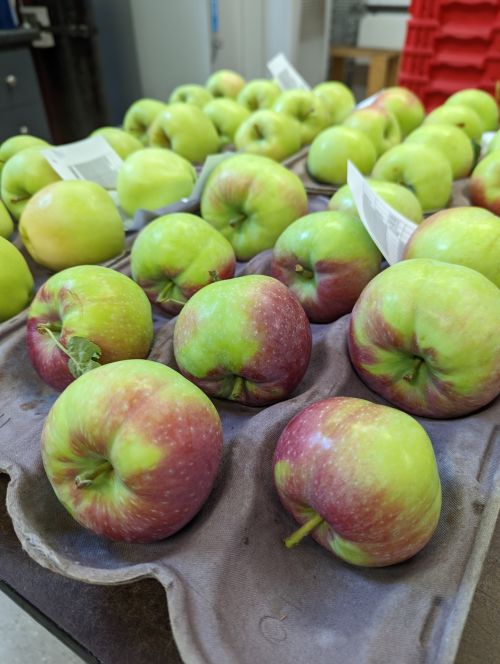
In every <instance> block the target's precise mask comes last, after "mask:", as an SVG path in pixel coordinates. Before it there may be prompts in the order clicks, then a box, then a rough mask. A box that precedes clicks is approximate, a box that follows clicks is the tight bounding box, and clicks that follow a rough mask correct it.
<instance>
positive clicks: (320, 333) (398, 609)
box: [0, 199, 500, 664]
mask: <svg viewBox="0 0 500 664" xmlns="http://www.w3.org/2000/svg"><path fill="white" fill-rule="evenodd" d="M311 203H312V206H311V207H312V209H318V207H321V205H322V206H323V207H324V206H325V204H326V199H316V200H315V201H314V200H311ZM111 265H112V267H115V268H116V269H120V270H123V271H124V272H127V270H128V258H127V257H126V256H125V257H124V258H122V259H121V260H118V261H115V262H114V263H113V264H111ZM268 267H269V252H267V253H265V254H264V255H259V256H257V257H256V258H255V259H254V260H253V261H251V262H250V263H249V264H248V265H247V266H245V267H244V268H242V267H241V266H240V273H250V272H263V273H265V272H266V271H267V270H268ZM348 321H349V317H348V316H346V317H344V318H342V319H340V320H339V321H337V322H335V323H333V324H331V325H313V326H312V327H313V352H312V357H311V362H310V366H309V369H308V371H307V373H306V375H305V377H304V379H303V380H302V382H301V384H300V385H299V387H298V389H297V390H296V392H295V393H294V395H293V396H292V398H290V399H288V400H287V401H284V402H282V403H279V404H276V405H274V406H271V407H268V408H262V409H250V408H246V407H242V406H239V405H237V404H232V403H229V402H224V401H218V400H215V405H216V408H217V410H218V411H219V414H220V416H221V418H222V422H223V428H224V454H223V462H222V465H221V469H220V472H219V476H218V480H217V482H216V485H215V488H214V490H213V492H212V494H211V495H210V497H209V499H208V502H207V503H206V504H205V506H204V507H203V508H202V510H201V511H200V513H199V514H198V515H197V516H196V517H195V519H194V520H193V521H192V522H191V523H190V524H188V525H187V526H186V527H185V528H183V529H182V530H181V531H180V532H179V533H177V534H176V535H174V536H172V537H170V538H168V539H166V540H163V541H161V542H157V543H155V544H149V545H142V544H123V543H114V542H110V541H108V540H105V539H103V538H100V537H97V536H94V535H93V534H92V533H90V532H87V531H86V530H84V529H83V528H82V527H80V526H79V525H78V524H77V523H76V522H75V521H74V520H73V519H72V518H71V517H70V516H69V514H67V513H66V511H65V510H64V508H63V507H62V506H61V505H60V504H59V502H58V501H57V499H56V497H55V495H54V493H53V491H52V489H51V486H50V484H49V482H48V480H47V479H46V476H45V474H44V471H43V468H42V463H41V458H40V451H39V441H40V433H41V429H42V426H43V422H44V419H45V417H46V415H47V412H48V410H49V408H50V407H51V405H52V404H53V403H54V401H55V399H56V397H57V394H56V393H55V392H54V391H53V390H52V389H51V388H49V387H48V386H46V385H45V384H44V383H42V381H41V380H40V379H39V378H38V377H37V375H36V374H35V372H34V370H33V369H32V368H31V365H30V363H29V360H28V357H27V353H26V348H25V330H24V328H25V322H26V314H25V313H24V314H23V313H22V314H19V316H17V317H15V318H13V319H11V320H10V321H7V322H6V323H4V324H3V325H1V326H0V376H1V380H0V472H5V473H8V475H9V476H10V479H11V481H10V483H9V487H8V492H7V508H8V511H9V514H10V515H11V518H12V521H13V524H14V527H15V530H16V533H17V535H18V537H19V539H20V541H21V543H22V546H23V548H24V549H25V550H26V551H27V552H28V554H29V555H30V556H31V557H32V558H33V559H34V560H36V561H37V562H38V563H40V565H42V566H44V567H47V568H49V569H51V570H53V571H55V572H59V573H60V574H63V575H66V576H69V577H72V578H75V579H79V580H81V581H85V582H89V583H100V584H118V583H126V582H130V581H133V580H135V579H139V578H143V577H154V578H156V579H157V580H158V581H159V582H160V583H161V584H162V585H163V587H164V588H165V590H166V595H167V600H168V608H169V614H170V620H171V625H172V631H173V634H174V637H175V639H176V643H177V646H178V649H179V652H180V655H181V657H182V659H183V660H184V661H186V662H188V663H196V664H198V663H200V664H201V663H203V664H205V663H210V664H235V663H238V664H255V663H256V662H257V663H259V664H260V663H262V664H267V663H271V662H272V663H273V664H289V663H290V662H317V663H325V664H335V663H337V662H338V663H341V662H342V663H343V662H356V664H363V663H368V662H370V663H383V664H392V663H394V664H396V663H397V664H400V663H401V662H404V663H405V664H417V663H418V664H422V663H423V662H428V663H431V662H432V663H437V662H439V663H440V664H442V663H444V662H446V663H450V664H451V662H452V661H453V659H454V657H455V654H456V651H457V647H458V644H459V640H460V635H461V632H462V628H463V625H464V623H465V620H466V617H467V613H468V609H469V605H470V602H471V599H472V596H473V594H474V590H475V587H476V584H477V581H478V579H479V575H480V571H481V567H482V564H483V560H484V557H485V555H486V553H487V549H488V546H489V542H490V538H491V535H492V531H493V529H494V526H495V522H496V518H497V514H498V511H499V504H500V492H499V484H500V482H499V480H500V473H499V471H498V468H499V465H500V464H499V461H500V458H499V457H500V445H499V442H500V441H499V435H498V434H499V431H500V427H499V421H500V400H499V399H497V400H496V402H494V403H493V404H490V405H489V406H488V407H487V408H485V409H483V410H482V411H480V412H478V413H475V414H474V415H471V416H469V417H465V418H461V419H455V420H447V421H445V420H441V421H439V420H430V419H422V418H421V419H420V420H419V421H420V422H421V424H422V425H423V426H424V428H425V429H426V430H427V432H428V434H429V436H430V438H431V440H432V442H433V445H434V449H435V451H436V457H437V461H438V465H439V471H440V476H441V481H442V486H443V509H442V514H441V519H440V522H439V526H438V529H437V531H436V533H435V534H434V536H433V537H432V539H431V541H430V543H429V544H428V545H427V546H426V547H425V548H424V550H423V551H422V552H420V553H419V554H418V555H417V556H415V557H414V558H413V559H411V560H409V561H407V562H405V563H402V564H400V565H396V566H393V567H388V568H381V569H363V568H356V567H353V566H349V565H347V564H345V563H343V562H341V561H340V560H338V559H336V558H335V557H334V556H333V555H331V554H329V553H328V552H327V551H326V550H325V549H323V548H321V547H320V546H319V545H318V544H316V543H315V542H314V541H313V540H312V539H310V538H306V539H305V540H303V541H302V543H301V544H300V545H299V546H297V547H296V548H294V549H292V550H287V549H285V547H284V546H283V544H282V540H283V538H284V537H285V536H286V535H288V534H290V533H291V532H293V531H294V530H295V528H296V524H295V522H294V521H293V519H292V518H291V517H290V516H289V515H288V514H287V513H286V512H285V511H284V509H283V508H282V507H281V505H280V503H279V500H278V498H277V494H276V492H275V489H274V486H273V479H272V465H271V462H272V455H273V451H274V447H275V445H276V442H277V440H278V437H279V435H280V433H281V431H282V430H283V428H284V426H285V425H286V424H287V422H288V421H289V420H290V419H291V418H292V417H293V416H294V415H295V414H296V413H298V412H299V411H301V410H302V409H303V408H304V407H305V406H307V405H308V404H311V403H313V402H314V401H317V400H318V399H322V398H325V397H329V396H332V395H346V396H354V397H360V398H363V399H369V400H371V401H373V402H377V403H384V402H383V400H382V399H380V398H379V397H378V396H377V395H376V394H375V393H373V392H371V391H370V390H369V389H368V388H367V387H365V386H364V385H363V383H362V382H361V381H360V380H359V379H358V378H357V376H356V375H355V373H354V371H353V369H352V367H351V365H350V362H349V358H348V355H347V351H346V330H347V325H348ZM155 322H156V330H157V334H156V338H155V343H154V346H153V349H152V352H151V356H150V357H151V359H153V360H156V361H160V362H164V363H166V364H168V365H170V366H172V367H175V361H174V359H173V352H172V333H173V326H174V323H175V320H168V319H167V318H162V316H161V314H155ZM283 350H284V352H286V349H283Z"/></svg>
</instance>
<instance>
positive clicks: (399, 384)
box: [348, 258, 500, 426]
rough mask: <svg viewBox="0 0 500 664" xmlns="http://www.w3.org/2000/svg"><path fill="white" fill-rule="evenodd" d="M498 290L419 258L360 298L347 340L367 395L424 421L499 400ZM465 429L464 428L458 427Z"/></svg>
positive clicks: (455, 268) (463, 271)
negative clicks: (376, 397) (369, 390)
mask: <svg viewBox="0 0 500 664" xmlns="http://www.w3.org/2000/svg"><path fill="white" fill-rule="evenodd" d="M499 329H500V290H499V289H498V288H497V287H496V286H495V284H493V283H492V282H491V281H490V280H489V279H487V278H486V277H485V276H483V275H482V274H480V273H479V272H476V270H471V269H470V268H468V267H464V266H462V265H452V264H451V263H443V262H441V261H436V260H431V259H426V258H414V259H412V260H406V261H400V262H399V263H395V264H394V265H391V266H390V267H388V268H387V269H386V270H383V271H382V272H381V273H380V274H378V275H377V276H376V277H375V278H374V279H372V280H371V281H370V283H369V284H368V286H367V287H366V288H365V289H364V291H363V292H362V293H361V296H360V298H359V300H358V301H357V302H356V305H355V306H354V309H353V312H352V314H351V319H350V330H349V334H348V344H349V354H350V356H351V361H352V363H353V366H354V368H355V369H356V371H357V372H358V374H359V376H360V377H361V378H362V380H363V381H364V382H365V383H366V384H367V385H368V387H369V388H370V389H372V390H374V391H375V392H376V393H377V394H380V395H381V396H382V397H384V399H387V400H388V401H390V402H391V403H393V404H394V405H395V406H397V407H398V408H402V409H403V410H406V411H407V412H409V413H412V414H414V415H419V416H421V417H436V418H448V417H461V416H463V415H467V414H468V413H471V412H473V411H474V410H477V409H478V408H481V407H482V406H485V405H486V404H487V403H489V402H490V401H492V400H493V399H495V397H497V396H498V394H499V392H500V344H499V343H498V330H499ZM458 426H460V425H458Z"/></svg>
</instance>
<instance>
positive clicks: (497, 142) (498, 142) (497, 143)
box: [487, 131, 500, 154]
mask: <svg viewBox="0 0 500 664" xmlns="http://www.w3.org/2000/svg"><path fill="white" fill-rule="evenodd" d="M497 150H500V131H497V132H496V134H495V135H494V136H493V138H492V139H491V141H490V143H489V145H488V150H487V154H491V153H492V152H496V151H497Z"/></svg>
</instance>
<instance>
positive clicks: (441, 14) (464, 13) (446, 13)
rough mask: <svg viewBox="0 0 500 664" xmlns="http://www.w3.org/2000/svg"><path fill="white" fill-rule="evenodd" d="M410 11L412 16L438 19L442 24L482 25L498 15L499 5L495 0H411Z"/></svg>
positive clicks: (489, 22)
mask: <svg viewBox="0 0 500 664" xmlns="http://www.w3.org/2000/svg"><path fill="white" fill-rule="evenodd" d="M410 13H411V15H412V16H413V17H414V18H436V19H439V22H440V23H442V24H443V23H449V22H451V23H457V24H459V25H460V24H461V25H470V23H471V21H472V22H473V23H478V24H480V25H484V24H491V21H492V20H494V19H495V18H496V17H497V16H498V15H499V5H498V2H497V0H413V2H412V3H411V6H410Z"/></svg>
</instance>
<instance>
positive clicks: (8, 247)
mask: <svg viewBox="0 0 500 664" xmlns="http://www.w3.org/2000/svg"><path fill="white" fill-rule="evenodd" d="M34 287H35V284H34V282H33V277H32V276H31V272H30V270H29V267H28V265H27V263H26V261H25V260H24V257H23V255H22V254H21V252H20V251H19V249H16V247H15V246H14V245H13V244H12V242H9V241H8V240H6V239H5V238H3V237H0V323H2V322H3V321H4V320H8V319H9V318H12V316H15V315H16V314H18V313H19V312H20V311H22V310H23V309H24V308H25V307H26V306H27V305H28V304H29V301H30V300H31V296H32V295H33V289H34Z"/></svg>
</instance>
